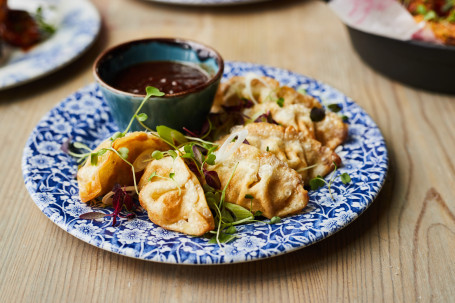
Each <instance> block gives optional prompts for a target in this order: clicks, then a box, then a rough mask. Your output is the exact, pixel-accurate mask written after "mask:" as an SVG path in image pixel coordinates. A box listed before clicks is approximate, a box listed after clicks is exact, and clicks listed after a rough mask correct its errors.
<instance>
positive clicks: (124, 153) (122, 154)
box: [118, 147, 130, 160]
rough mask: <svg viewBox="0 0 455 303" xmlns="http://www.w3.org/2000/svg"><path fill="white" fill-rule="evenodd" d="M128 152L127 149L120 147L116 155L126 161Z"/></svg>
mask: <svg viewBox="0 0 455 303" xmlns="http://www.w3.org/2000/svg"><path fill="white" fill-rule="evenodd" d="M129 152H130V150H129V149H128V148H127V147H120V148H119V149H118V153H119V155H120V157H121V158H122V159H125V160H126V159H128V153H129Z"/></svg>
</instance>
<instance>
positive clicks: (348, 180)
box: [340, 173, 351, 185]
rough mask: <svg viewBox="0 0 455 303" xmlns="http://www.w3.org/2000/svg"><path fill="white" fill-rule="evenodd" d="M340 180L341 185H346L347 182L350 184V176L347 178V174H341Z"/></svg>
mask: <svg viewBox="0 0 455 303" xmlns="http://www.w3.org/2000/svg"><path fill="white" fill-rule="evenodd" d="M340 179H341V182H343V184H345V185H346V184H348V183H349V182H351V176H349V174H348V173H342V174H341V175H340Z"/></svg>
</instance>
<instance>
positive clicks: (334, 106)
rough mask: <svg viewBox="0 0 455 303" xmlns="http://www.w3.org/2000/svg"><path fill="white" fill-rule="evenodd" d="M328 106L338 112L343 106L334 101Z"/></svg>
mask: <svg viewBox="0 0 455 303" xmlns="http://www.w3.org/2000/svg"><path fill="white" fill-rule="evenodd" d="M327 108H328V109H330V110H331V111H332V112H334V113H337V112H339V111H341V106H340V105H339V104H336V103H332V104H329V105H327Z"/></svg>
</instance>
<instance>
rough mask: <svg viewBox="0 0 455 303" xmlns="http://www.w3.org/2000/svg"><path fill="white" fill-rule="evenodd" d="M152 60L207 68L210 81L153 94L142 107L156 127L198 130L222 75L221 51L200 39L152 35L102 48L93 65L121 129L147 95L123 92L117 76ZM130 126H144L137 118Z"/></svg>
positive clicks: (204, 118)
mask: <svg viewBox="0 0 455 303" xmlns="http://www.w3.org/2000/svg"><path fill="white" fill-rule="evenodd" d="M150 61H175V62H181V63H190V64H196V65H198V66H199V67H201V68H202V69H204V70H205V71H206V72H207V73H208V75H209V79H208V80H207V82H205V83H203V84H200V85H198V86H195V87H192V88H190V89H188V90H185V91H182V92H179V93H174V94H166V95H164V96H163V97H152V98H150V99H149V100H148V101H147V102H146V103H145V104H144V106H143V107H142V109H141V111H140V112H141V113H146V114H147V115H148V119H147V120H146V121H145V122H143V123H144V124H145V125H147V126H148V127H149V128H151V129H153V130H155V128H156V126H158V125H166V126H168V127H171V128H174V129H179V130H181V129H182V128H183V127H185V128H187V129H190V130H199V129H200V128H201V127H202V125H203V124H204V122H205V121H206V117H207V115H208V113H209V112H210V108H211V107H212V104H213V99H214V96H215V93H216V90H217V88H218V85H219V83H220V80H221V76H222V75H223V69H224V62H223V58H221V56H220V54H219V53H218V52H217V51H216V50H214V49H212V48H210V47H208V46H205V45H203V44H201V43H198V42H195V41H190V40H185V39H175V38H150V39H143V40H135V41H130V42H126V43H123V44H120V45H117V46H115V47H112V48H110V49H108V50H106V51H105V52H103V53H102V54H101V55H100V56H99V57H98V58H97V59H96V61H95V63H94V65H93V74H94V77H95V79H96V82H97V84H98V86H99V87H100V89H101V92H102V94H103V96H104V98H105V100H106V101H107V103H108V105H109V107H110V109H111V113H112V116H113V118H114V121H115V122H116V124H117V125H118V127H119V129H120V131H123V130H124V129H126V127H127V125H128V124H129V122H130V120H131V117H133V115H134V113H135V112H136V110H137V108H138V107H139V105H140V104H141V102H142V100H143V99H144V97H145V95H140V94H133V93H129V92H124V91H121V90H118V89H116V88H115V87H112V86H111V84H110V83H112V82H113V79H114V77H115V76H116V75H117V74H118V73H119V72H121V71H123V70H125V69H126V68H128V67H130V66H132V65H136V64H140V63H144V62H150ZM131 130H144V128H143V127H142V126H141V125H140V124H139V123H138V122H137V121H134V123H133V125H132V127H131Z"/></svg>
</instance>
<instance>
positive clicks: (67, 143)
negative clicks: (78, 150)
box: [60, 136, 73, 154]
mask: <svg viewBox="0 0 455 303" xmlns="http://www.w3.org/2000/svg"><path fill="white" fill-rule="evenodd" d="M71 140H73V137H72V136H69V137H68V139H66V140H65V141H63V143H62V146H60V149H61V150H62V151H63V152H64V153H65V154H68V153H69V152H70V144H71Z"/></svg>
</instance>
